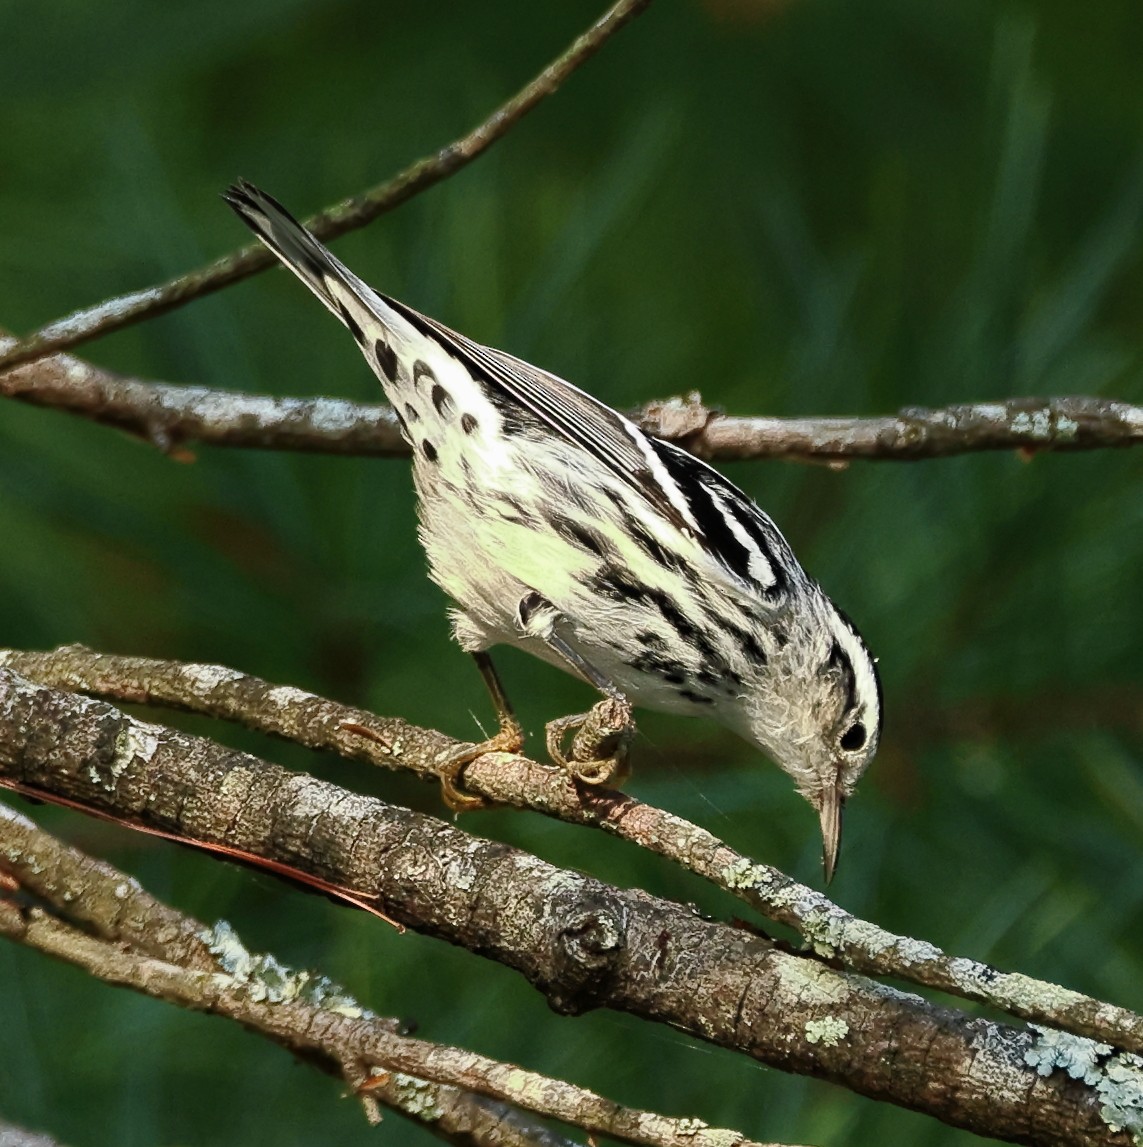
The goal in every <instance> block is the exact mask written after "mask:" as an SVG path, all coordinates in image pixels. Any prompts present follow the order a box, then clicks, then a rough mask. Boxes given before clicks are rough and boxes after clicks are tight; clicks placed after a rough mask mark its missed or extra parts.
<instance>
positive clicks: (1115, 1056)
mask: <svg viewBox="0 0 1143 1147" xmlns="http://www.w3.org/2000/svg"><path fill="white" fill-rule="evenodd" d="M1028 1027H1029V1029H1030V1030H1031V1031H1032V1033H1033V1039H1032V1043H1031V1046H1029V1047H1028V1048H1027V1050H1026V1051H1025V1052H1024V1062H1025V1063H1026V1064H1028V1066H1029V1067H1034V1068H1035V1069H1036V1071H1037V1072H1038V1073H1039V1074H1040V1075H1043V1076H1049V1075H1051V1074H1052V1072H1053V1071H1066V1072H1067V1073H1068V1075H1070V1076H1071V1077H1072V1079H1078V1080H1082V1081H1083V1082H1084V1083H1086V1084H1087V1085H1088V1086H1089V1087H1091V1088H1092V1089H1093V1090H1094V1091H1095V1093H1096V1095H1097V1096H1098V1097H1099V1114H1100V1116H1101V1118H1102V1119H1103V1121H1104V1122H1105V1123H1106V1124H1107V1126H1108V1127H1109V1128H1110V1129H1111V1130H1112V1131H1115V1132H1119V1131H1126V1132H1128V1133H1129V1134H1130V1135H1131V1138H1132V1141H1133V1142H1134V1143H1136V1144H1139V1145H1140V1147H1143V1057H1140V1056H1137V1055H1132V1054H1131V1053H1130V1052H1119V1053H1115V1049H1114V1048H1113V1047H1112V1046H1111V1045H1110V1044H1106V1043H1096V1042H1095V1040H1090V1039H1087V1038H1085V1037H1084V1036H1078V1035H1071V1034H1070V1033H1068V1032H1060V1031H1055V1030H1054V1029H1053V1028H1047V1027H1041V1026H1040V1025H1039V1024H1029V1025H1028Z"/></svg>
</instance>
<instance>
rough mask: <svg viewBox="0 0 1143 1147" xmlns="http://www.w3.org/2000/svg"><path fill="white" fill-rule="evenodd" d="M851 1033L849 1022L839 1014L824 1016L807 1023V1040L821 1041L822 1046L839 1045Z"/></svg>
mask: <svg viewBox="0 0 1143 1147" xmlns="http://www.w3.org/2000/svg"><path fill="white" fill-rule="evenodd" d="M847 1035H849V1024H847V1023H846V1022H845V1020H843V1019H839V1018H838V1017H837V1016H823V1017H822V1018H821V1019H820V1020H809V1021H808V1022H807V1023H806V1042H807V1043H820V1044H821V1045H822V1047H837V1045H838V1044H839V1043H841V1041H842V1040H843V1039H845V1037H846V1036H847Z"/></svg>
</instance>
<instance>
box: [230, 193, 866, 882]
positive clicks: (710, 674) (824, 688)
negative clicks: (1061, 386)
mask: <svg viewBox="0 0 1143 1147" xmlns="http://www.w3.org/2000/svg"><path fill="white" fill-rule="evenodd" d="M224 198H225V200H226V201H227V203H228V204H229V205H230V206H231V207H232V208H233V209H234V211H235V212H236V213H237V214H238V216H239V218H240V219H241V220H242V221H243V222H244V223H245V224H246V225H247V226H248V227H249V228H250V229H251V230H252V231H253V232H254V234H255V235H256V236H257V237H258V238H259V239H260V240H261V241H262V243H263V244H265V246H266V247H268V248H269V250H270V251H271V252H273V254H274V255H276V256H277V258H278V259H279V260H280V261H281V262H282V263H283V264H284V265H285V266H286V267H288V268H289V269H290V270H291V271H293V272H294V274H295V275H297V276H298V278H300V279H301V280H302V282H303V283H305V284H306V286H307V287H309V288H310V290H311V291H312V292H313V293H314V294H315V295H316V296H317V298H318V299H320V300H321V302H322V303H324V304H325V306H326V307H327V308H328V309H329V310H330V311H331V312H332V313H333V314H334V315H335V316H336V317H337V318H338V319H340V321H341V322H342V323H343V324H344V325H345V327H346V328H347V329H348V330H349V332H350V334H351V335H352V336H353V338H354V340H355V341H356V343H357V345H358V347H359V348H360V350H361V353H362V354H363V355H364V357H365V360H366V362H367V363H368V364H369V366H370V367H371V368H372V370H373V372H374V373H375V374H376V376H377V378H378V380H379V381H380V384H381V388H382V390H383V391H384V393H385V396H386V398H387V400H388V402H389V403H390V405H391V406H392V409H393V411H394V414H395V416H396V420H397V422H398V424H399V427H400V431H401V434H402V436H403V438H404V439H405V441H406V442H407V443H408V445H409V447H410V449H411V452H412V457H413V479H414V486H415V489H416V494H417V501H418V517H419V527H418V532H419V536H420V540H421V542H422V544H423V546H424V549H425V552H426V555H427V559H428V566H429V574H430V576H431V577H432V579H433V580H434V581H435V582H436V583H437V584H438V585H439V586H440V587H441V588H442V589H443V590H444V591H445V593H446V594H447V595H448V597H449V598H450V599H451V601H452V603H453V605H452V608H451V610H450V613H451V621H452V628H453V634H454V636H455V639H456V641H457V643H458V644H459V645H460V647H461V648H462V649H463V650H465V651H467V652H468V653H470V654H472V655H473V657H474V658H475V659H476V662H477V665H478V667H479V668H480V671H481V673H482V675H483V676H484V679H485V681H486V683H487V685H488V687H489V690H490V692H491V694H492V698H493V701H494V703H495V705H496V709H497V713H498V717H499V719H500V731H499V732H498V733H497V734H496V736H494V737H492V738H489V739H488V740H486V741H484V742H482V743H481V744H480V745H477V746H475V747H474V748H473V749H472V750H471V751H470V752H468V753H467V754H464V755H458V757H457V758H456V759H455V760H453V761H451V762H449V763H448V765H447V766H446V767H442V770H441V784H442V790H443V793H444V797H445V799H446V801H447V803H449V804H450V805H451V806H452V807H453V808H456V809H464V808H469V807H479V805H480V804H482V803H483V802H482V801H480V799H479V798H478V797H476V796H475V795H474V794H470V793H466V792H465V791H464V789H463V786H462V772H463V767H464V765H465V764H467V763H470V762H471V760H473V759H475V756H477V755H479V753H480V752H483V751H487V750H489V749H504V750H506V751H519V749H520V747H521V746H522V743H523V736H522V731H521V729H520V726H519V723H518V722H517V721H516V718H515V716H514V713H513V711H512V707H511V705H510V704H509V703H508V700H507V697H506V695H505V693H504V689H503V686H502V684H501V683H500V680H499V678H498V676H497V675H496V670H495V667H494V665H493V662H492V660H491V656H490V654H489V650H490V649H491V648H492V647H494V646H497V645H510V646H515V647H517V648H520V649H523V650H526V651H527V652H529V653H531V654H533V655H535V656H537V657H539V658H541V659H542V660H544V661H546V662H549V663H550V664H553V665H555V666H558V667H559V668H561V669H563V670H566V671H567V672H570V673H572V674H573V675H575V676H578V677H580V678H582V679H583V680H585V681H586V682H588V683H589V684H590V685H592V686H594V687H595V688H596V689H597V690H598V691H599V693H600V694H602V696H603V698H604V699H605V700H611V701H614V702H616V703H619V704H621V705H625V706H629V705H634V706H637V707H641V708H646V709H652V710H659V711H666V712H673V713H682V714H686V715H689V716H702V717H709V718H713V719H714V720H716V721H718V722H720V723H721V724H722V725H724V726H726V727H728V728H729V729H731V730H733V731H734V732H735V733H737V734H739V735H740V736H741V737H742V738H744V739H745V740H746V741H747V742H749V743H751V744H753V745H755V746H756V747H757V748H759V749H760V750H761V751H762V752H763V753H764V754H766V755H768V756H769V757H770V758H771V759H772V760H773V761H774V762H775V763H777V764H778V765H779V767H780V768H782V769H783V770H784V771H785V772H786V773H787V774H788V775H789V777H790V778H791V779H792V780H793V782H794V785H795V787H796V788H797V790H798V792H799V793H800V794H801V795H802V796H803V797H804V798H805V799H806V800H807V801H808V802H809V804H810V805H811V806H812V808H813V809H814V810H815V811H816V813H817V815H818V820H819V825H820V830H821V837H822V862H823V869H824V874H825V879H826V882H827V883H828V882H829V881H830V880H831V879H832V877H833V875H834V871H835V869H836V866H837V861H838V853H839V849H840V843H841V830H842V812H843V809H844V807H845V803H846V801H847V800H848V799H849V797H850V796H851V795H852V793H853V791H854V788H855V786H856V784H857V782H858V780H859V778H860V777H861V775H862V774H863V773H864V771H865V769H866V768H867V766H868V765H869V763H870V761H871V760H872V759H873V756H874V754H875V752H876V750H877V745H878V742H879V740H880V737H881V728H882V691H881V684H880V677H879V674H878V668H877V663H876V661H875V659H874V658H873V657H872V656H871V654H870V652H869V650H868V648H867V646H866V644H865V642H864V641H863V639H862V637H861V635H860V634H859V633H858V631H857V629H856V627H855V626H854V624H853V622H852V621H851V620H850V619H849V618H848V616H847V615H846V614H845V613H843V612H842V611H841V610H840V609H839V608H838V607H837V606H835V605H834V604H833V602H832V601H831V600H830V598H829V597H828V596H827V595H826V593H825V591H824V590H823V589H822V588H821V586H820V585H819V584H818V583H817V582H816V581H815V580H814V579H812V578H811V577H810V576H809V575H808V574H807V573H806V572H805V571H804V570H803V569H802V567H801V565H800V564H799V563H798V560H797V558H796V557H795V556H794V553H793V551H792V549H791V548H790V546H789V544H788V543H787V541H786V539H785V538H784V537H783V536H782V534H781V532H780V531H779V529H778V527H777V526H776V525H775V524H774V522H773V521H772V520H771V518H770V517H769V516H768V515H767V514H766V513H764V512H763V511H762V510H761V509H760V508H759V507H758V506H757V505H756V504H755V503H754V502H753V501H752V500H751V499H750V498H749V497H748V496H747V495H746V494H744V493H743V492H742V491H741V490H739V489H738V488H737V487H736V486H734V485H733V484H732V483H730V482H729V481H728V480H727V479H726V478H724V477H723V476H722V475H721V474H719V473H718V472H717V471H716V470H715V469H713V468H712V467H710V466H708V465H707V464H706V463H704V462H702V461H701V460H699V459H698V458H696V457H694V456H693V455H691V454H690V453H688V452H687V451H685V450H683V449H681V448H680V447H678V446H676V445H674V444H672V443H669V442H666V441H664V440H662V439H659V438H657V437H655V436H653V435H651V434H647V433H645V432H644V431H643V430H641V429H640V428H639V427H638V426H636V425H635V424H634V423H633V422H632V421H630V420H629V419H627V418H626V417H624V416H623V415H622V414H620V413H619V412H618V411H616V410H613V409H612V408H611V407H609V406H607V405H606V404H605V403H603V402H601V401H600V400H598V399H596V398H594V397H592V396H591V395H589V394H587V393H586V392H584V391H583V390H580V389H579V388H577V387H575V386H573V385H572V384H571V383H569V382H566V381H564V380H563V379H561V378H558V377H557V376H556V375H554V374H551V373H549V372H548V371H545V370H542V369H540V368H538V367H535V366H532V365H530V364H529V363H526V362H524V361H523V360H521V359H519V358H516V357H514V356H512V355H510V354H507V353H505V352H503V351H499V350H495V349H493V348H491V347H487V346H484V345H482V344H480V343H478V342H475V341H474V340H472V339H470V338H467V337H466V336H464V335H462V334H459V333H458V332H456V331H454V330H451V329H450V328H449V327H447V326H445V325H444V324H443V323H440V322H438V321H437V320H436V319H433V318H430V317H428V316H427V315H424V314H421V313H420V312H418V311H416V310H414V309H413V308H412V307H410V306H408V305H407V304H405V303H403V302H399V301H398V300H396V299H394V298H391V297H389V296H387V295H384V294H381V293H380V292H378V291H376V290H374V289H373V288H372V287H370V286H368V285H367V284H366V283H365V282H363V281H362V280H361V279H359V278H358V277H357V276H356V275H355V274H354V273H353V272H352V271H351V270H349V268H348V267H346V266H345V265H344V264H343V263H342V262H341V261H340V260H339V259H337V258H336V256H334V255H333V254H332V252H330V251H329V249H328V248H327V247H325V246H324V245H323V244H322V243H321V242H319V241H318V240H317V239H316V238H315V237H314V236H313V235H312V234H311V233H310V232H309V231H307V230H306V228H305V227H303V226H302V225H301V224H300V223H299V222H298V221H297V220H296V219H295V218H294V217H293V216H292V215H291V214H290V213H289V212H288V211H287V210H286V209H285V208H284V207H283V206H282V205H281V204H280V203H279V202H278V201H277V200H276V199H274V198H273V197H271V196H270V195H268V194H267V193H266V192H264V191H261V190H260V189H259V188H257V187H256V186H254V185H253V184H252V183H249V182H247V181H245V180H239V181H237V182H236V183H234V184H233V185H232V186H231V187H229V188H228V189H227V190H226V192H225V193H224ZM586 717H587V714H583V715H579V716H576V717H572V718H564V719H562V721H561V722H552V723H551V725H549V738H548V743H549V747H550V748H552V750H553V753H555V752H557V750H556V748H555V746H556V745H557V744H558V742H559V739H560V738H559V736H557V735H555V734H554V733H553V730H554V729H558V730H559V734H560V735H562V733H563V732H564V731H566V730H567V729H568V728H569V727H575V725H576V723H579V722H582V721H583V720H584V719H585V718H586ZM560 760H561V763H564V764H565V765H566V764H567V763H568V762H567V761H566V759H564V758H562V757H561V758H560Z"/></svg>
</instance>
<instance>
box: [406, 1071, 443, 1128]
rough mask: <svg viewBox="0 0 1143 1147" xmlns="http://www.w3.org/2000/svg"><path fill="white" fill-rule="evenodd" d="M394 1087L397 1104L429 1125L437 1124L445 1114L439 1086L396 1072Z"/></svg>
mask: <svg viewBox="0 0 1143 1147" xmlns="http://www.w3.org/2000/svg"><path fill="white" fill-rule="evenodd" d="M393 1085H394V1089H395V1090H396V1096H395V1101H396V1103H397V1104H398V1105H399V1106H400V1107H401V1109H402V1110H403V1111H406V1112H408V1114H410V1115H414V1116H416V1117H417V1118H418V1119H423V1120H425V1121H426V1122H428V1123H433V1122H436V1120H438V1119H440V1117H441V1116H442V1115H443V1114H444V1108H443V1107H441V1105H440V1103H439V1102H438V1095H439V1090H440V1089H439V1086H438V1085H437V1084H435V1083H427V1082H426V1081H425V1080H423V1079H418V1078H417V1077H416V1076H415V1075H406V1074H405V1073H404V1072H401V1071H395V1072H393Z"/></svg>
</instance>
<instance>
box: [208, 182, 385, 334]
mask: <svg viewBox="0 0 1143 1147" xmlns="http://www.w3.org/2000/svg"><path fill="white" fill-rule="evenodd" d="M223 198H224V199H225V200H226V202H227V203H229V204H230V206H231V207H232V208H233V209H234V211H235V213H236V214H237V215H238V217H239V218H240V219H241V220H242V222H243V223H245V224H246V226H247V227H249V228H250V230H251V231H253V232H254V234H255V235H257V236H258V238H259V239H261V240H262V242H263V243H265V244H266V246H267V247H269V249H270V250H271V251H272V252H273V253H274V254H275V255H277V256H278V258H279V259H281V261H282V262H283V263H284V264H285V265H286V266H287V267H289V268H290V270H291V271H293V272H294V274H295V275H297V276H298V278H299V279H301V281H302V282H303V283H305V285H306V286H307V287H309V289H310V290H311V291H313V293H314V294H315V295H317V297H318V298H319V299H321V301H322V302H323V303H324V304H325V305H326V306H327V307H328V308H329V309H330V310H331V311H332V312H333V313H334V314H335V315H336V316H337V317H338V318H339V319H341V321H342V322H343V323H344V324H345V325H346V326H347V327H348V328H349V331H350V333H351V334H352V335H353V337H354V338H355V339H356V340H357V342H358V344H359V345H361V346H362V348H363V349H364V347H365V346H366V345H367V339H368V338H369V337H375V336H376V333H377V332H376V330H375V328H376V326H377V325H378V324H380V326H381V327H382V328H383V329H384V330H385V331H392V329H393V326H394V322H393V319H394V315H393V312H392V309H391V308H390V307H389V306H388V305H387V304H386V303H385V301H384V300H383V299H382V298H381V296H380V295H378V294H377V292H376V291H374V290H373V288H372V287H370V286H368V284H366V283H363V282H362V281H361V280H360V279H359V278H358V277H357V276H356V275H355V274H354V273H353V272H352V271H351V270H350V269H349V268H348V267H347V266H346V265H345V264H344V263H343V262H342V261H341V260H340V259H338V258H337V257H336V256H335V255H334V254H333V252H331V251H330V250H329V249H328V248H327V247H326V246H325V245H324V244H322V243H320V242H319V241H318V240H317V239H315V238H314V237H313V235H311V234H310V233H309V231H307V230H306V229H305V228H304V227H303V226H302V225H301V224H300V223H299V222H298V221H297V220H296V219H295V218H294V217H293V216H292V215H291V214H290V213H289V212H288V211H287V210H286V209H285V208H284V207H283V206H282V205H281V204H280V203H279V202H278V201H277V200H276V199H275V198H274V197H273V196H272V195H267V194H266V192H265V191H262V190H260V189H259V188H257V187H255V186H254V184H252V183H248V182H247V181H246V180H245V179H240V180H239V181H238V182H237V183H235V184H233V185H232V186H230V187H228V188H227V189H226V191H225V193H224V194H223Z"/></svg>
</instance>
